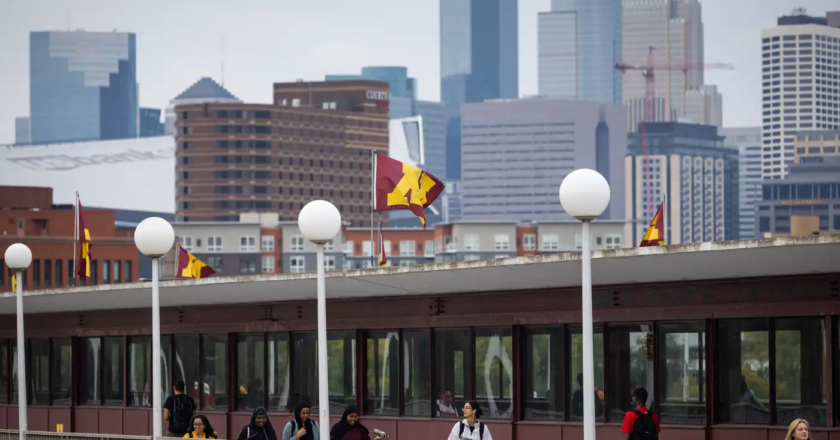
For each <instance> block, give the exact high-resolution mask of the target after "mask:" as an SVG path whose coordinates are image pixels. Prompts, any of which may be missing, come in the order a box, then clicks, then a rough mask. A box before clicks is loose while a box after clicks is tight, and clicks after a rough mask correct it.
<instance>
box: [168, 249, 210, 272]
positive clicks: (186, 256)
mask: <svg viewBox="0 0 840 440" xmlns="http://www.w3.org/2000/svg"><path fill="white" fill-rule="evenodd" d="M175 273H176V274H177V276H178V278H207V277H209V276H211V275H213V274H214V273H216V271H215V270H213V268H212V267H210V266H208V265H207V263H205V262H203V261H201V260H199V259H198V258H196V257H195V255H193V254H191V253H189V252H187V250H186V249H184V248H182V247H181V246H178V267H176V268H175Z"/></svg>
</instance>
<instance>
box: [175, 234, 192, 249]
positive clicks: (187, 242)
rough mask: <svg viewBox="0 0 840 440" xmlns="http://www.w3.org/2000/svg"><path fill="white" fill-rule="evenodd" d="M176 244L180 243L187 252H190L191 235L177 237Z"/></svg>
mask: <svg viewBox="0 0 840 440" xmlns="http://www.w3.org/2000/svg"><path fill="white" fill-rule="evenodd" d="M178 244H179V245H181V247H182V248H184V250H186V251H187V252H192V245H193V238H192V237H178Z"/></svg>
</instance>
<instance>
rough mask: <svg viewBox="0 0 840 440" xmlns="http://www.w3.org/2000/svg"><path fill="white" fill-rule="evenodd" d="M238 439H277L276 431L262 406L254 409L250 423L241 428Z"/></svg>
mask: <svg viewBox="0 0 840 440" xmlns="http://www.w3.org/2000/svg"><path fill="white" fill-rule="evenodd" d="M238 440H277V433H275V432H274V428H273V427H272V426H271V422H270V421H269V420H268V412H267V411H266V410H265V408H263V407H259V408H257V409H255V410H254V414H253V415H251V423H249V424H248V426H246V427H244V428H242V431H241V432H240V433H239V439H238Z"/></svg>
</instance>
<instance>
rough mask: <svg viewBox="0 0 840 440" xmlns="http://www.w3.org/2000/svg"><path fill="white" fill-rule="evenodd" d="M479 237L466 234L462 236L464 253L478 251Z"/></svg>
mask: <svg viewBox="0 0 840 440" xmlns="http://www.w3.org/2000/svg"><path fill="white" fill-rule="evenodd" d="M479 248H480V245H479V237H478V234H466V235H464V250H465V251H477V250H479Z"/></svg>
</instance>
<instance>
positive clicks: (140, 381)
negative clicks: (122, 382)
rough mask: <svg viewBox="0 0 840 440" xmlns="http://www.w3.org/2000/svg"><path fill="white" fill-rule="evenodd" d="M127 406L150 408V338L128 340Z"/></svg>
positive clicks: (137, 337)
mask: <svg viewBox="0 0 840 440" xmlns="http://www.w3.org/2000/svg"><path fill="white" fill-rule="evenodd" d="M128 404H129V406H152V338H151V337H149V336H133V337H131V338H129V339H128Z"/></svg>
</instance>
